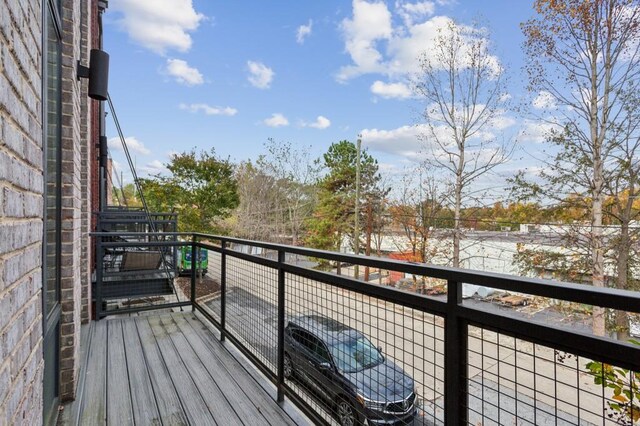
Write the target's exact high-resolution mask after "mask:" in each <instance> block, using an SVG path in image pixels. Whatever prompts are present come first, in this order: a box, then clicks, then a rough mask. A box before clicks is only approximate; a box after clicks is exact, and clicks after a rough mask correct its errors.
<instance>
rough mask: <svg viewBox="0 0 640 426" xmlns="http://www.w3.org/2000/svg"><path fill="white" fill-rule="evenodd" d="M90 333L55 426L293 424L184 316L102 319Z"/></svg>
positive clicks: (220, 347)
mask: <svg viewBox="0 0 640 426" xmlns="http://www.w3.org/2000/svg"><path fill="white" fill-rule="evenodd" d="M90 334H91V335H90V336H89V337H88V338H87V339H86V340H88V342H86V344H87V346H88V353H86V355H85V359H86V365H84V366H83V368H82V371H81V375H83V376H81V377H84V379H85V382H84V385H83V386H80V387H79V393H81V395H78V398H77V400H76V402H75V403H74V404H73V405H71V406H68V407H66V408H65V411H67V410H68V412H65V413H64V415H63V416H62V420H63V422H62V423H63V424H80V425H104V424H109V425H129V424H137V425H154V424H157V425H160V424H162V425H181V424H192V425H215V424H218V425H242V424H244V425H250V424H251V425H252V426H255V425H262V424H271V425H287V424H289V425H293V424H295V423H296V422H294V421H293V420H292V418H291V417H289V415H288V414H287V413H286V412H285V411H284V410H283V409H281V407H280V406H279V405H278V404H277V403H276V402H275V401H274V399H273V398H272V396H271V395H269V394H268V393H267V391H266V390H265V389H264V388H263V387H262V386H260V384H259V383H258V382H257V381H256V380H255V378H254V377H253V376H252V374H249V372H248V371H247V370H246V369H245V368H244V367H243V366H242V365H241V364H240V363H239V362H238V360H237V359H236V358H235V357H233V356H232V355H231V354H230V353H229V351H228V350H227V349H226V348H225V346H223V345H222V344H220V343H219V342H218V340H217V338H215V337H214V335H213V334H212V333H211V331H210V330H209V329H208V328H207V327H206V326H205V325H204V324H203V323H202V322H201V321H200V320H199V319H198V318H197V317H196V316H195V315H194V314H193V313H191V312H188V313H168V314H161V315H143V316H135V317H126V318H115V319H105V320H101V321H97V322H95V323H94V326H93V327H92V329H91V332H90ZM297 421H298V422H299V419H297Z"/></svg>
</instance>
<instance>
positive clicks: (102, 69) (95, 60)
mask: <svg viewBox="0 0 640 426" xmlns="http://www.w3.org/2000/svg"><path fill="white" fill-rule="evenodd" d="M77 77H78V80H80V79H81V78H88V79H89V97H90V98H91V99H96V100H98V101H106V100H107V98H108V97H109V91H108V88H109V54H108V53H107V52H105V51H104V50H100V49H91V56H90V58H89V67H85V66H84V65H82V64H80V61H78V75H77Z"/></svg>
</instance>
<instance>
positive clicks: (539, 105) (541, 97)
mask: <svg viewBox="0 0 640 426" xmlns="http://www.w3.org/2000/svg"><path fill="white" fill-rule="evenodd" d="M532 104H533V107H534V108H536V109H555V108H556V107H557V106H556V101H555V99H554V97H553V95H552V94H551V93H549V92H547V91H546V90H543V91H541V92H540V93H538V96H536V98H535V99H534V100H533V102H532Z"/></svg>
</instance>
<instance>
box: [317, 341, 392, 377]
mask: <svg viewBox="0 0 640 426" xmlns="http://www.w3.org/2000/svg"><path fill="white" fill-rule="evenodd" d="M329 350H330V351H331V355H333V358H334V360H335V362H336V366H337V367H338V368H339V369H340V370H342V371H344V372H346V373H353V372H355V371H358V370H362V369H365V368H371V367H374V366H376V365H378V364H380V363H382V362H384V358H383V357H382V354H381V353H380V351H378V349H376V347H375V346H373V345H372V344H371V342H370V341H368V340H367V339H366V338H364V337H359V338H357V339H350V340H346V341H344V342H338V343H336V344H334V345H332V346H329Z"/></svg>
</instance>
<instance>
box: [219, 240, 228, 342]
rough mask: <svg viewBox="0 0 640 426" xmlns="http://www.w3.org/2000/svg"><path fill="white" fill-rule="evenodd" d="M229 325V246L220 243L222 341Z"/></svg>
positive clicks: (223, 242)
mask: <svg viewBox="0 0 640 426" xmlns="http://www.w3.org/2000/svg"><path fill="white" fill-rule="evenodd" d="M226 323H227V244H226V242H225V241H224V240H221V241H220V341H221V342H224V339H225V334H226V333H227V331H226Z"/></svg>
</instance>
